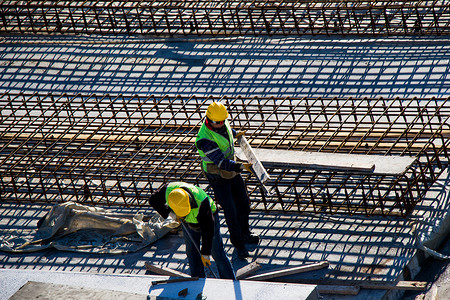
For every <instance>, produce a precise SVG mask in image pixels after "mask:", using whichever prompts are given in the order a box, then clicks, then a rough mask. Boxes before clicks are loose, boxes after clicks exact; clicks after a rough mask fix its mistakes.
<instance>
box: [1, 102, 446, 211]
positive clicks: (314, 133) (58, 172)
mask: <svg viewBox="0 0 450 300" xmlns="http://www.w3.org/2000/svg"><path fill="white" fill-rule="evenodd" d="M213 100H220V101H222V102H223V103H224V104H225V105H226V106H227V107H228V109H229V111H230V114H231V118H232V119H231V123H232V125H233V127H234V128H235V129H238V130H246V132H247V134H246V135H247V138H248V140H249V141H250V143H251V144H252V146H253V147H255V148H258V147H260V148H269V149H291V150H304V151H312V152H329V153H357V154H366V155H394V156H404V155H407V156H413V157H416V158H417V161H416V163H415V164H413V165H412V166H411V167H410V168H409V169H408V170H407V172H406V173H405V174H403V175H376V174H370V173H369V174H367V173H357V172H344V171H342V170H339V171H338V170H337V171H334V170H329V171H323V170H312V169H289V168H269V169H268V171H269V173H270V175H271V176H272V178H273V181H271V182H269V184H268V186H269V188H271V189H272V190H273V191H274V194H273V195H265V194H264V192H263V190H262V188H261V187H260V186H259V185H258V182H257V181H256V179H255V178H254V177H253V176H252V175H251V174H249V173H245V174H244V177H245V180H246V183H247V185H248V190H249V194H250V198H251V202H252V207H253V208H254V209H263V210H283V211H296V212H304V211H307V212H320V213H346V214H366V215H377V214H381V215H402V216H406V215H407V214H409V213H410V212H411V211H412V209H413V208H414V206H415V204H416V203H417V202H419V201H420V200H421V198H422V197H423V196H424V194H425V193H426V191H427V190H428V189H429V188H430V187H431V185H432V183H433V182H434V181H435V180H436V179H437V178H438V177H439V175H440V174H441V173H442V171H443V170H444V169H446V168H447V167H448V165H449V153H448V151H447V149H448V147H449V144H450V120H449V118H450V105H449V100H450V98H446V99H436V98H431V99H418V98H412V99H401V98H396V99H383V98H378V99H352V98H347V99H337V98H333V99H321V98H316V99H310V98H302V99H297V98H258V97H253V98H243V97H237V98H231V97H222V98H217V97H194V96H193V97H169V96H165V97H155V96H149V97H143V96H125V95H95V94H92V95H81V94H73V95H70V94H59V95H56V94H38V93H35V94H24V93H20V94H3V95H2V96H1V98H0V115H1V120H2V121H1V125H0V173H1V183H0V188H1V193H0V197H1V198H0V200H1V201H18V202H22V201H31V202H47V203H54V202H56V201H61V199H64V200H65V201H77V202H88V203H91V204H94V205H95V204H102V205H104V204H107V205H126V206H145V205H147V201H146V200H147V198H148V197H149V195H150V194H151V193H152V192H153V191H154V190H155V189H156V188H158V187H159V186H160V185H161V184H163V183H166V182H169V181H175V180H177V181H178V180H182V181H187V182H191V183H194V184H198V185H201V186H203V187H205V189H206V190H207V191H208V192H210V193H212V191H211V190H210V189H209V187H208V186H207V181H206V180H205V178H204V177H203V175H202V173H201V170H200V159H199V157H198V154H197V152H196V149H195V146H194V141H195V137H196V134H197V131H198V129H199V127H200V125H201V123H202V120H203V118H204V112H205V111H206V108H207V106H208V105H209V103H211V102H212V101H213Z"/></svg>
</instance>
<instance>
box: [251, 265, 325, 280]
mask: <svg viewBox="0 0 450 300" xmlns="http://www.w3.org/2000/svg"><path fill="white" fill-rule="evenodd" d="M328 265H329V263H328V262H327V261H321V262H318V263H314V264H308V265H302V266H297V267H292V268H285V269H280V270H275V271H271V272H267V273H263V274H258V275H254V276H251V277H247V278H246V280H268V279H272V278H277V277H283V276H288V275H293V274H298V273H304V272H309V271H314V270H318V269H323V268H328Z"/></svg>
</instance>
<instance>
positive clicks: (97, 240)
mask: <svg viewBox="0 0 450 300" xmlns="http://www.w3.org/2000/svg"><path fill="white" fill-rule="evenodd" d="M178 225H179V224H178V223H176V222H174V221H173V220H164V219H163V218H162V217H161V216H160V215H158V214H155V215H152V216H144V214H142V213H137V214H136V215H134V216H132V215H122V214H117V213H112V212H110V211H108V210H106V209H102V208H97V207H90V206H86V205H81V204H78V203H74V202H65V203H62V204H58V205H55V206H54V207H52V209H51V210H50V211H49V212H48V213H47V214H46V215H45V217H44V218H43V219H41V221H40V222H39V223H38V228H37V229H36V230H28V231H26V230H7V231H1V232H0V250H2V251H6V252H33V251H39V250H42V249H46V248H50V247H54V248H56V249H58V250H65V251H76V252H95V253H110V254H118V253H126V252H133V251H137V250H139V249H142V248H143V247H146V246H148V245H149V244H151V243H153V242H155V241H156V240H158V239H160V238H161V237H163V236H164V235H166V234H167V233H168V232H169V231H171V230H172V229H173V228H174V227H177V226H178Z"/></svg>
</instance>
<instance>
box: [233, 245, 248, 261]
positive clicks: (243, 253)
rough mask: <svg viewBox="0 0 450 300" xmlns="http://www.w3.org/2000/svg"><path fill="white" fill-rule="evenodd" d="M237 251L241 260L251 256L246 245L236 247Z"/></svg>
mask: <svg viewBox="0 0 450 300" xmlns="http://www.w3.org/2000/svg"><path fill="white" fill-rule="evenodd" d="M236 253H237V256H238V258H239V259H241V260H244V259H246V258H247V257H249V256H250V254H248V251H247V249H245V247H239V248H236Z"/></svg>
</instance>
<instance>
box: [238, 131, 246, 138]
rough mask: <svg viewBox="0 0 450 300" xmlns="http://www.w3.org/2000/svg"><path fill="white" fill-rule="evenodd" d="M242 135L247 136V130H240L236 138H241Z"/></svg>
mask: <svg viewBox="0 0 450 300" xmlns="http://www.w3.org/2000/svg"><path fill="white" fill-rule="evenodd" d="M241 136H245V131H238V132H237V133H236V139H239V138H240V137H241Z"/></svg>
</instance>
